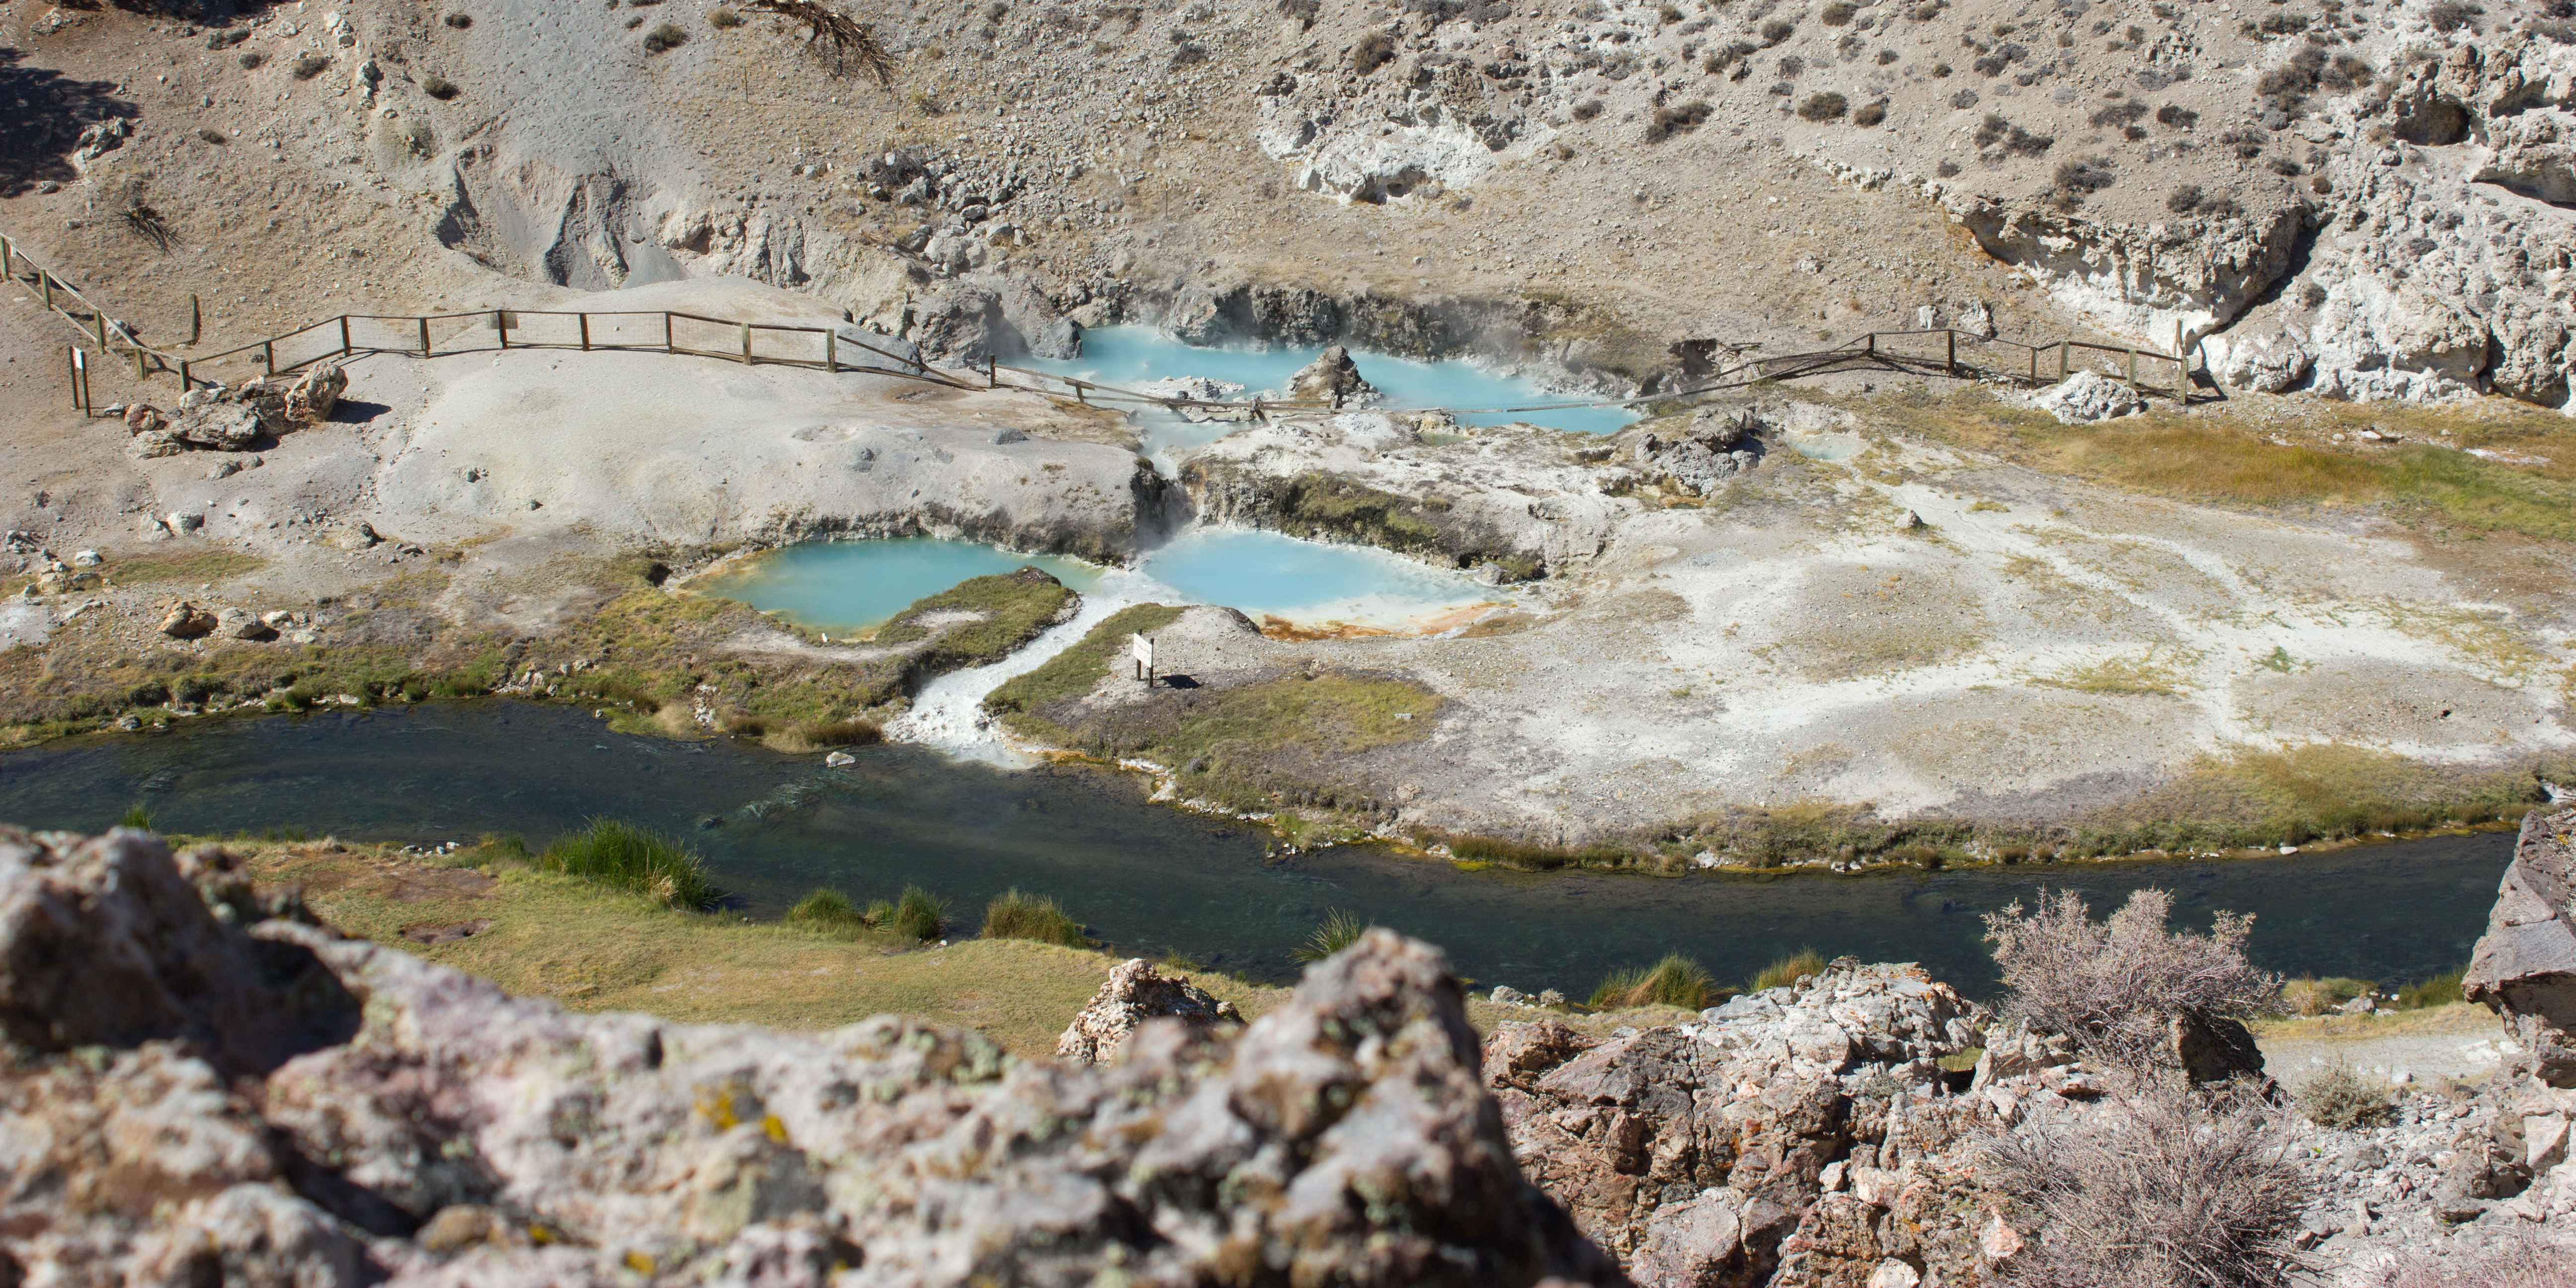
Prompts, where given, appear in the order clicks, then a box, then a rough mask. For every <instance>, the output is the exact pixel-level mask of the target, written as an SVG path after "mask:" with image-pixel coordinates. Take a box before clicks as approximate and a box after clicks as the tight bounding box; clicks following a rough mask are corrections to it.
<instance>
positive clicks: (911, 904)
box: [869, 886, 948, 943]
mask: <svg viewBox="0 0 2576 1288" xmlns="http://www.w3.org/2000/svg"><path fill="white" fill-rule="evenodd" d="M880 907H882V908H883V909H884V910H883V912H882V913H878V911H877V910H878V908H880ZM869 911H870V912H871V913H872V914H875V915H874V916H872V917H871V920H877V922H878V924H880V925H883V926H887V927H890V928H892V929H893V931H894V932H895V933H896V934H898V935H901V936H903V937H904V938H906V939H910V940H912V941H914V942H915V943H919V942H922V941H924V940H931V939H937V938H939V937H940V932H941V931H943V930H946V929H947V928H948V901H947V900H945V899H942V898H940V897H939V896H938V895H935V894H932V893H931V892H929V891H927V890H924V889H922V888H921V887H920V886H905V887H904V888H903V897H902V898H900V899H897V900H896V901H895V902H894V903H893V905H892V906H890V907H888V906H885V905H871V906H870V909H869ZM880 918H881V919H880Z"/></svg>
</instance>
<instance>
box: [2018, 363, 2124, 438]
mask: <svg viewBox="0 0 2576 1288" xmlns="http://www.w3.org/2000/svg"><path fill="white" fill-rule="evenodd" d="M2030 400H2031V402H2032V404H2033V405H2035V406H2037V407H2038V408H2039V409H2040V410H2042V411H2045V412H2047V413H2048V414H2050V415H2052V416H2055V417H2056V418H2057V423H2058V424H2061V425H2089V424H2092V423H2093V422H2095V421H2102V420H2110V419H2112V418H2113V417H2117V416H2126V415H2130V414H2132V413H2134V412H2141V411H2145V410H2146V409H2147V400H2146V399H2144V398H2141V397H2139V396H2138V391H2137V390H2134V389H2131V388H2130V387H2128V386H2127V385H2124V384H2121V383H2120V382H2119V381H2117V380H2113V379H2112V378H2110V377H2109V376H2105V375H2103V374H2101V373H2100V372H2096V371H2078V372H2076V373H2075V374H2073V375H2071V376H2068V377H2067V378H2066V379H2065V380H2063V381H2061V382H2059V383H2058V384H2055V385H2052V386H2050V387H2048V388H2046V389H2043V390H2040V391H2039V392H2038V393H2036V394H2033V395H2031V399H2030Z"/></svg>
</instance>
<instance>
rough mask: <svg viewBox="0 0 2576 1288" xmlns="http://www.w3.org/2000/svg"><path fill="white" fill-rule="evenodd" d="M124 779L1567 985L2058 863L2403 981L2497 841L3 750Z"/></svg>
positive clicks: (277, 738)
mask: <svg viewBox="0 0 2576 1288" xmlns="http://www.w3.org/2000/svg"><path fill="white" fill-rule="evenodd" d="M136 804H141V805H143V806H144V807H145V808H147V809H149V810H150V811H151V812H152V814H153V816H154V821H155V823H156V824H157V825H158V826H160V827H163V828H167V829H170V830H174V831H184V832H191V833H199V834H208V833H233V832H241V831H251V832H258V831H262V830H265V829H276V828H295V829H302V830H303V831H305V832H307V833H310V834H312V835H321V834H323V833H325V832H331V833H337V834H338V835H340V836H343V837H347V838H351V839H372V840H388V841H402V842H426V841H443V840H460V839H466V840H470V839H471V838H473V837H475V836H477V835H480V834H483V833H487V832H515V833H519V834H521V835H523V836H525V837H527V838H528V839H529V840H530V841H531V842H533V843H537V844H542V843H543V842H544V841H545V840H546V839H547V838H548V837H550V836H553V835H555V834H557V833H560V832H564V831H568V830H571V829H573V828H576V827H578V826H580V825H581V824H582V823H583V822H584V821H585V820H587V819H589V818H593V817H614V818H624V819H631V820H633V821H636V822H639V823H643V824H645V825H648V826H651V827H654V828H658V829H662V830H665V831H669V832H672V833H675V834H678V835H682V836H685V837H687V838H688V839H689V840H690V841H691V842H692V843H693V844H695V845H696V846H697V847H698V848H699V850H700V851H701V852H702V853H703V854H704V855H705V856H706V859H707V863H708V866H709V867H710V868H711V869H712V870H713V871H714V873H715V875H716V878H717V880H718V882H719V883H720V884H721V885H722V886H723V887H724V888H725V889H727V890H728V891H730V892H731V893H732V897H733V899H734V901H735V902H736V903H737V904H738V905H739V906H740V907H741V909H742V910H743V911H744V912H746V913H749V914H751V915H754V916H762V917H766V916H775V915H777V914H778V913H779V912H781V911H783V910H784V909H785V907H786V906H787V905H788V904H789V903H791V902H793V901H794V900H795V899H796V898H797V897H798V896H800V895H802V894H804V893H805V892H806V891H808V890H810V889H812V888H814V887H816V886H833V887H836V888H839V889H841V890H844V891H846V892H848V893H849V894H850V895H851V896H852V897H854V898H872V897H885V896H891V895H892V894H894V893H895V892H896V891H898V890H899V889H900V888H901V887H902V886H903V885H904V884H906V883H907V882H911V883H918V884H921V885H924V886H926V887H929V888H931V889H933V890H935V891H937V892H938V893H940V894H942V895H945V896H946V897H948V898H949V900H950V901H951V908H952V911H954V912H955V913H956V914H957V915H958V916H959V917H960V918H961V919H962V920H964V921H965V922H967V923H968V927H969V929H971V926H972V923H973V922H974V921H975V920H976V919H977V917H978V915H979V913H980V910H981V908H982V907H983V904H984V901H985V900H987V899H989V898H990V897H992V896H993V895H995V894H997V893H999V892H1000V891H1001V890H1002V889H1003V888H1005V887H1007V886H1014V885H1016V886H1019V887H1021V888H1023V889H1028V890H1035V891H1040V892H1044V893H1047V894H1052V895H1055V896H1056V897H1058V898H1059V899H1061V900H1062V901H1063V902H1064V904H1065V906H1066V908H1067V909H1068V910H1069V911H1071V912H1072V913H1073V914H1074V915H1075V916H1076V917H1078V918H1080V919H1081V920H1082V921H1083V922H1085V923H1086V924H1087V925H1088V926H1089V927H1090V929H1091V933H1093V934H1095V935H1097V936H1099V937H1101V938H1103V939H1106V940H1108V941H1109V942H1110V943H1112V944H1114V945H1116V946H1117V947H1118V948H1119V949H1120V950H1122V951H1128V952H1137V953H1149V954H1150V953H1155V952H1161V951H1175V952H1179V953H1182V954H1185V955H1187V956H1189V957H1192V958H1194V959H1196V960H1199V961H1202V962H1206V963H1208V964H1210V965H1212V966H1217V967H1220V968H1223V969H1227V970H1232V971H1237V972H1241V973H1244V974H1247V975H1252V976H1255V977H1261V978H1272V979H1281V978H1286V977H1288V975H1289V973H1290V971H1291V969H1292V966H1291V962H1290V957H1289V954H1290V953H1291V952H1292V951H1293V950H1294V948H1295V947H1296V945H1297V944H1298V943H1299V941H1301V940H1302V939H1303V938H1304V937H1305V936H1306V934H1307V933H1308V932H1309V931H1311V930H1312V929H1313V927H1314V925H1315V923H1316V922H1317V921H1318V920H1319V919H1321V918H1322V917H1323V916H1324V915H1325V913H1326V912H1327V911H1328V910H1335V909H1338V910H1341V911H1345V912H1350V913H1355V914H1358V915H1361V916H1364V917H1368V918H1372V919H1374V920H1376V921H1377V922H1379V923H1380V924H1383V925H1388V926H1392V927H1395V928H1396V929H1399V930H1403V931H1406V932H1408V933H1411V934H1416V935H1420V936H1422V937H1424V938H1426V939H1429V940H1432V941H1434V942H1437V943H1440V944H1443V945H1445V946H1446V947H1447V948H1448V949H1449V951H1450V953H1451V955H1452V958H1453V959H1454V961H1455V962H1456V964H1457V967H1458V969H1459V970H1460V972H1461V973H1462V974H1465V975H1467V976H1469V977H1471V978H1473V979H1475V980H1478V981H1480V982H1481V983H1482V984H1485V985H1491V984H1497V983H1502V984H1510V985H1512V986H1514V987H1516V988H1521V989H1525V990H1530V991H1536V990H1538V989H1540V988H1549V987H1553V988H1560V989H1564V990H1565V991H1566V992H1568V993H1578V994H1579V993H1581V992H1583V991H1585V990H1588V989H1589V988H1590V987H1591V985H1592V984H1593V983H1594V982H1595V981H1596V980H1598V979H1599V978H1600V977H1601V976H1602V975H1603V974H1605V973H1607V972H1608V971H1610V970H1613V969H1617V968H1620V967H1624V966H1631V965H1638V964H1643V963H1649V962H1652V961H1653V960H1655V959H1656V958H1657V957H1660V956H1661V955H1662V954H1664V953H1665V952H1667V951H1680V952H1684V953H1688V954H1690V955H1692V956H1694V957H1696V958H1698V959H1699V960H1700V961H1701V962H1702V963H1703V964H1705V965H1706V966H1708V967H1709V968H1710V969H1711V970H1712V971H1714V972H1716V974H1717V975H1718V977H1719V978H1721V979H1731V980H1737V981H1741V980H1743V979H1744V978H1746V977H1748V976H1749V975H1751V974H1752V973H1753V972H1754V971H1756V970H1758V969H1759V968H1760V967H1761V966H1763V965H1764V964H1765V963H1767V962H1769V961H1771V960H1773V959H1774V958H1776V957H1779V956H1781V955H1783V954H1785V953H1788V952H1791V951H1794V950H1796V949H1798V948H1801V947H1813V948H1815V949H1817V950H1818V951H1820V952H1823V953H1825V954H1827V955H1828V956H1832V955H1836V954H1842V953H1849V954H1852V955H1855V956H1858V957H1862V958H1865V959H1869V960H1881V961H1884V960H1894V961H1919V962H1921V963H1923V964H1924V965H1925V966H1926V967H1927V968H1929V969H1930V970H1931V971H1932V972H1933V973H1934V975H1935V976H1937V977H1939V978H1944V979H1948V980H1952V981H1954V982H1956V983H1958V984H1960V985H1961V986H1962V987H1965V988H1968V989H1970V990H1971V991H1974V992H1980V993H1982V992H1986V991H1988V990H1990V989H1991V987H1992V983H1993V973H1992V967H1991V965H1990V964H1989V963H1988V961H1987V958H1986V956H1985V953H1984V950H1983V948H1982V947H1981V945H1980V944H1979V942H1978V937H1979V934H1980V930H1981V927H1980V924H1979V916H1980V915H1981V914H1983V913H1986V912H1989V911H1992V910H1994V909H1996V908H1998V907H2001V906H2002V905H2004V904H2006V903H2009V902H2011V901H2012V900H2014V899H2017V898H2018V899H2025V900H2026V899H2028V898H2029V897H2030V896H2032V895H2033V894H2035V893H2036V892H2037V891H2038V890H2039V889H2040V888H2041V887H2043V886H2049V885H2066V886H2073V887H2075V888H2077V889H2080V890H2083V891H2084V892H2086V894H2087V895H2088V897H2090V898H2092V899H2093V901H2094V904H2095V907H2096V909H2097V911H2099V910H2100V909H2102V908H2103V906H2104V905H2107V904H2114V903H2117V902H2118V901H2119V900H2120V899H2122V898H2124V897H2126V894H2127V892H2128V891H2129V890H2132V889H2135V888H2137V887H2140V886H2145V885H2158V886H2163V887H2165V888H2167V889H2170V890H2172V891H2174V892H2175V897H2176V902H2177V904H2178V906H2179V907H2180V908H2181V910H2182V919H2183V920H2185V921H2187V922H2190V923H2192V924H2194V925H2206V924H2207V917H2208V914H2209V913H2210V912H2211V911H2212V910H2215V909H2230V910H2234V911H2239V912H2252V913H2255V914H2257V918H2258V919H2257V920H2256V922H2255V926H2254V938H2253V954H2254V957H2255V959H2256V960H2257V961H2259V962H2261V963H2262V964H2264V965H2266V966H2268V967H2271V968H2273V969H2276V970H2283V971H2288V972H2292V973H2313V974H2320V975H2350V976H2356V977H2360V978H2364V979H2377V980H2383V981H2389V980H2397V979H2410V978H2424V977H2428V976H2431V975H2433V974H2436V973H2439V972H2441V971H2443V970H2447V969H2449V968H2451V967H2453V966H2456V965H2459V964H2460V963H2462V962H2464V961H2466V960H2468V955H2469V949H2470V946H2471V945H2472V944H2473V943H2474V942H2475V940H2476V938H2477V936H2478V934H2479V933H2480V931H2481V930H2483V928H2484V926H2485V922H2486V916H2487V909H2488V907H2489V906H2490V905H2491V904H2492V903H2493V901H2494V897H2495V886H2496V881H2497V879H2498V877H2499V876H2500V875H2501V873H2502V872H2503V869H2504V864H2505V861H2506V859H2507V857H2508V856H2509V853H2510V850H2511V848H2512V840H2513V838H2512V834H2510V833H2487V834H2481V835H2475V836H2461V837H2436V838H2431V839H2426V840H2418V841H2408V842H2400V843H2393V844H2387V845H2377V846H2367V847H2360V848H2354V849H2348V850H2342V851H2337V852H2334V853H2327V854H2300V855H2295V856H2289V857H2284V858H2278V859H2274V858H2262V859H2248V860H2234V861H2228V862H2159V863H2122V864H2081V865H2036V866H2034V865H2025V866H2018V867H2006V868H1981V869H1965V870H1957V871H1945V872H1933V873H1922V872H1910V871H1909V872H1905V873H1896V874H1884V875H1874V876H1866V877H1843V878H1834V877H1824V876H1811V875H1795V876H1780V877H1771V878H1763V877H1748V876H1734V875H1724V874H1701V875H1694V876H1688V877H1679V878H1647V877H1637V876H1627V875H1617V874H1595V873H1583V872H1556V873H1517V872H1508V871H1501V870H1489V871H1484V872H1472V873H1471V872H1461V871H1458V870H1457V869H1455V868H1453V867H1452V866H1451V865H1449V864H1447V863H1442V862H1438V861H1434V860H1426V859H1419V858H1407V857H1404V856H1401V855H1398V854H1395V853H1392V852H1389V851H1386V850H1383V849H1380V848H1377V847H1368V846H1346V847H1338V848H1333V849H1326V850H1321V851H1317V852H1314V853H1310V854H1302V855H1294V856H1280V857H1265V851H1266V850H1267V849H1268V848H1269V845H1270V842H1268V840H1267V838H1266V837H1265V836H1264V835H1263V834H1261V833H1260V832H1258V831H1256V830H1253V829H1250V828H1247V827H1246V826H1244V825H1241V824H1238V823H1234V822H1232V821H1230V820H1224V819H1212V818H1207V817H1202V816H1197V815H1191V814H1185V813H1181V812H1179V811H1176V810H1172V809H1168V808H1165V807H1163V806H1158V805H1153V804H1149V803H1148V802H1147V801H1146V800H1145V796H1144V789H1143V787H1142V786H1141V785H1140V784H1139V783H1138V782H1137V781H1136V780H1135V779H1134V778H1132V777H1130V776H1126V775H1120V774H1113V773H1107V772H1102V771H1097V770H1091V769H1084V768H1077V767H1069V766H1045V767H1040V768H1036V769H1032V770H1027V771H1023V772H1017V773H1011V772H1004V771H1001V770H998V769H995V768H993V767H990V766H986V765H982V764H977V763H972V762H960V761H957V760H953V759H950V758H948V757H945V756H942V755H940V754H938V753H936V752H933V751H930V750H926V749H923V748H919V747H909V746H902V745H888V746H881V747H873V748H868V749H866V750H864V751H861V752H860V753H859V757H858V763H857V764H855V765H853V766H851V767H849V768H847V769H840V770H833V769H826V768H824V767H823V766H821V765H820V764H819V763H817V762H816V760H815V759H814V758H813V757H810V756H807V757H798V756H785V755H778V754H774V753H770V752H766V751H763V750H760V749H759V748H757V747H755V746H743V745H737V744H734V743H731V742H726V741H721V740H719V741H715V742H707V743H680V742H672V741H668V740H665V739H659V738H648V737H630V736H626V735H621V734H613V733H610V732H608V731H607V730H606V728H605V727H604V726H603V725H602V724H601V722H599V721H598V720H595V719H593V718H592V717H591V716H590V715H589V714H588V713H587V712H583V711H578V710H573V709H569V708H563V707H553V706H542V705H532V704H528V703H521V702H512V701H501V700H487V701H481V702H468V703H432V704H426V705H422V706H418V707H411V708H403V709H388V710H383V711H371V712H358V711H340V712H331V713H317V714H312V715H305V716H271V717H261V718H255V719H238V720H207V721H204V722H199V723H191V724H188V725H186V726H184V727H183V728H181V729H180V730H179V731H176V732H171V733H166V734H140V735H138V734H95V735H89V736H85V737H81V738H73V739H66V740H63V741H60V742H56V743H50V744H47V745H45V746H42V747H38V748H33V749H30V750H25V751H15V752H9V753H6V754H0V819H7V820H9V821H11V822H15V823H19V824H22V825H26V826H31V827H43V828H72V829H78V830H83V831H95V830H98V829H100V828H104V827H106V826H107V825H109V824H110V823H113V822H114V821H115V820H116V819H117V817H118V816H119V815H120V814H122V813H123V812H124V811H125V810H126V809H127V808H129V807H130V806H133V805H136ZM710 821H712V825H707V824H709V823H710Z"/></svg>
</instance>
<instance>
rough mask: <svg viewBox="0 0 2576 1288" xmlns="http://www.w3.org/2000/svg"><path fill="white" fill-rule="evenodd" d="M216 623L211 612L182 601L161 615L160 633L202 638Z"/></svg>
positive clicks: (174, 636)
mask: <svg viewBox="0 0 2576 1288" xmlns="http://www.w3.org/2000/svg"><path fill="white" fill-rule="evenodd" d="M218 624H219V623H218V622H217V620H216V618H215V615H214V614H213V613H209V612H207V611H206V610H204V609H202V608H199V607H197V606H196V605H195V604H191V603H187V602H185V601H182V602H180V603H178V604H175V605H173V606H172V607H171V609H170V611H169V612H167V613H165V614H163V615H162V618H161V633H162V634H164V635H167V636H169V637H170V638H172V639H181V640H193V639H202V638H204V637H205V636H207V635H211V634H213V633H214V630H215V627H216V626H217V625H218Z"/></svg>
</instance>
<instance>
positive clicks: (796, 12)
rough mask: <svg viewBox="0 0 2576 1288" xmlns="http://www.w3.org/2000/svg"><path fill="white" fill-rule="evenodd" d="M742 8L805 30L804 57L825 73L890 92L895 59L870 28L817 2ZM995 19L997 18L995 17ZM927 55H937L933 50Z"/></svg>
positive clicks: (751, 2) (777, 0) (765, 2)
mask: <svg viewBox="0 0 2576 1288" xmlns="http://www.w3.org/2000/svg"><path fill="white" fill-rule="evenodd" d="M743 7H744V8H746V9H749V10H751V11H752V12H754V13H766V14H771V15H774V16H777V17H780V18H784V19H786V20H787V21H788V22H789V23H790V24H792V25H796V26H801V27H803V28H805V33H806V34H805V52H806V55H807V56H808V57H810V58H813V59H814V60H815V61H816V62H819V63H821V64H822V65H823V70H824V72H825V73H826V74H828V75H832V76H849V75H854V74H864V75H865V76H867V77H868V78H869V79H870V80H873V81H875V82H876V83H877V84H878V85H879V86H880V87H883V88H889V89H890V88H892V87H893V86H894V74H895V68H896V64H895V58H894V55H893V54H892V53H890V52H888V51H887V49H886V47H885V45H884V43H883V42H881V41H879V40H878V39H877V31H876V28H875V27H874V26H872V25H870V24H868V23H864V22H860V21H858V20H857V19H855V18H852V17H850V16H849V15H848V14H845V13H842V12H841V11H840V10H838V9H834V8H832V7H831V6H829V5H826V4H823V3H820V0H748V2H747V3H746V4H745V5H744V6H743ZM718 12H723V11H722V10H718ZM995 17H996V20H998V19H999V15H995ZM717 25H718V26H724V25H726V24H723V23H718V24H717ZM931 53H932V56H934V57H935V56H937V51H935V50H934V51H931Z"/></svg>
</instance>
